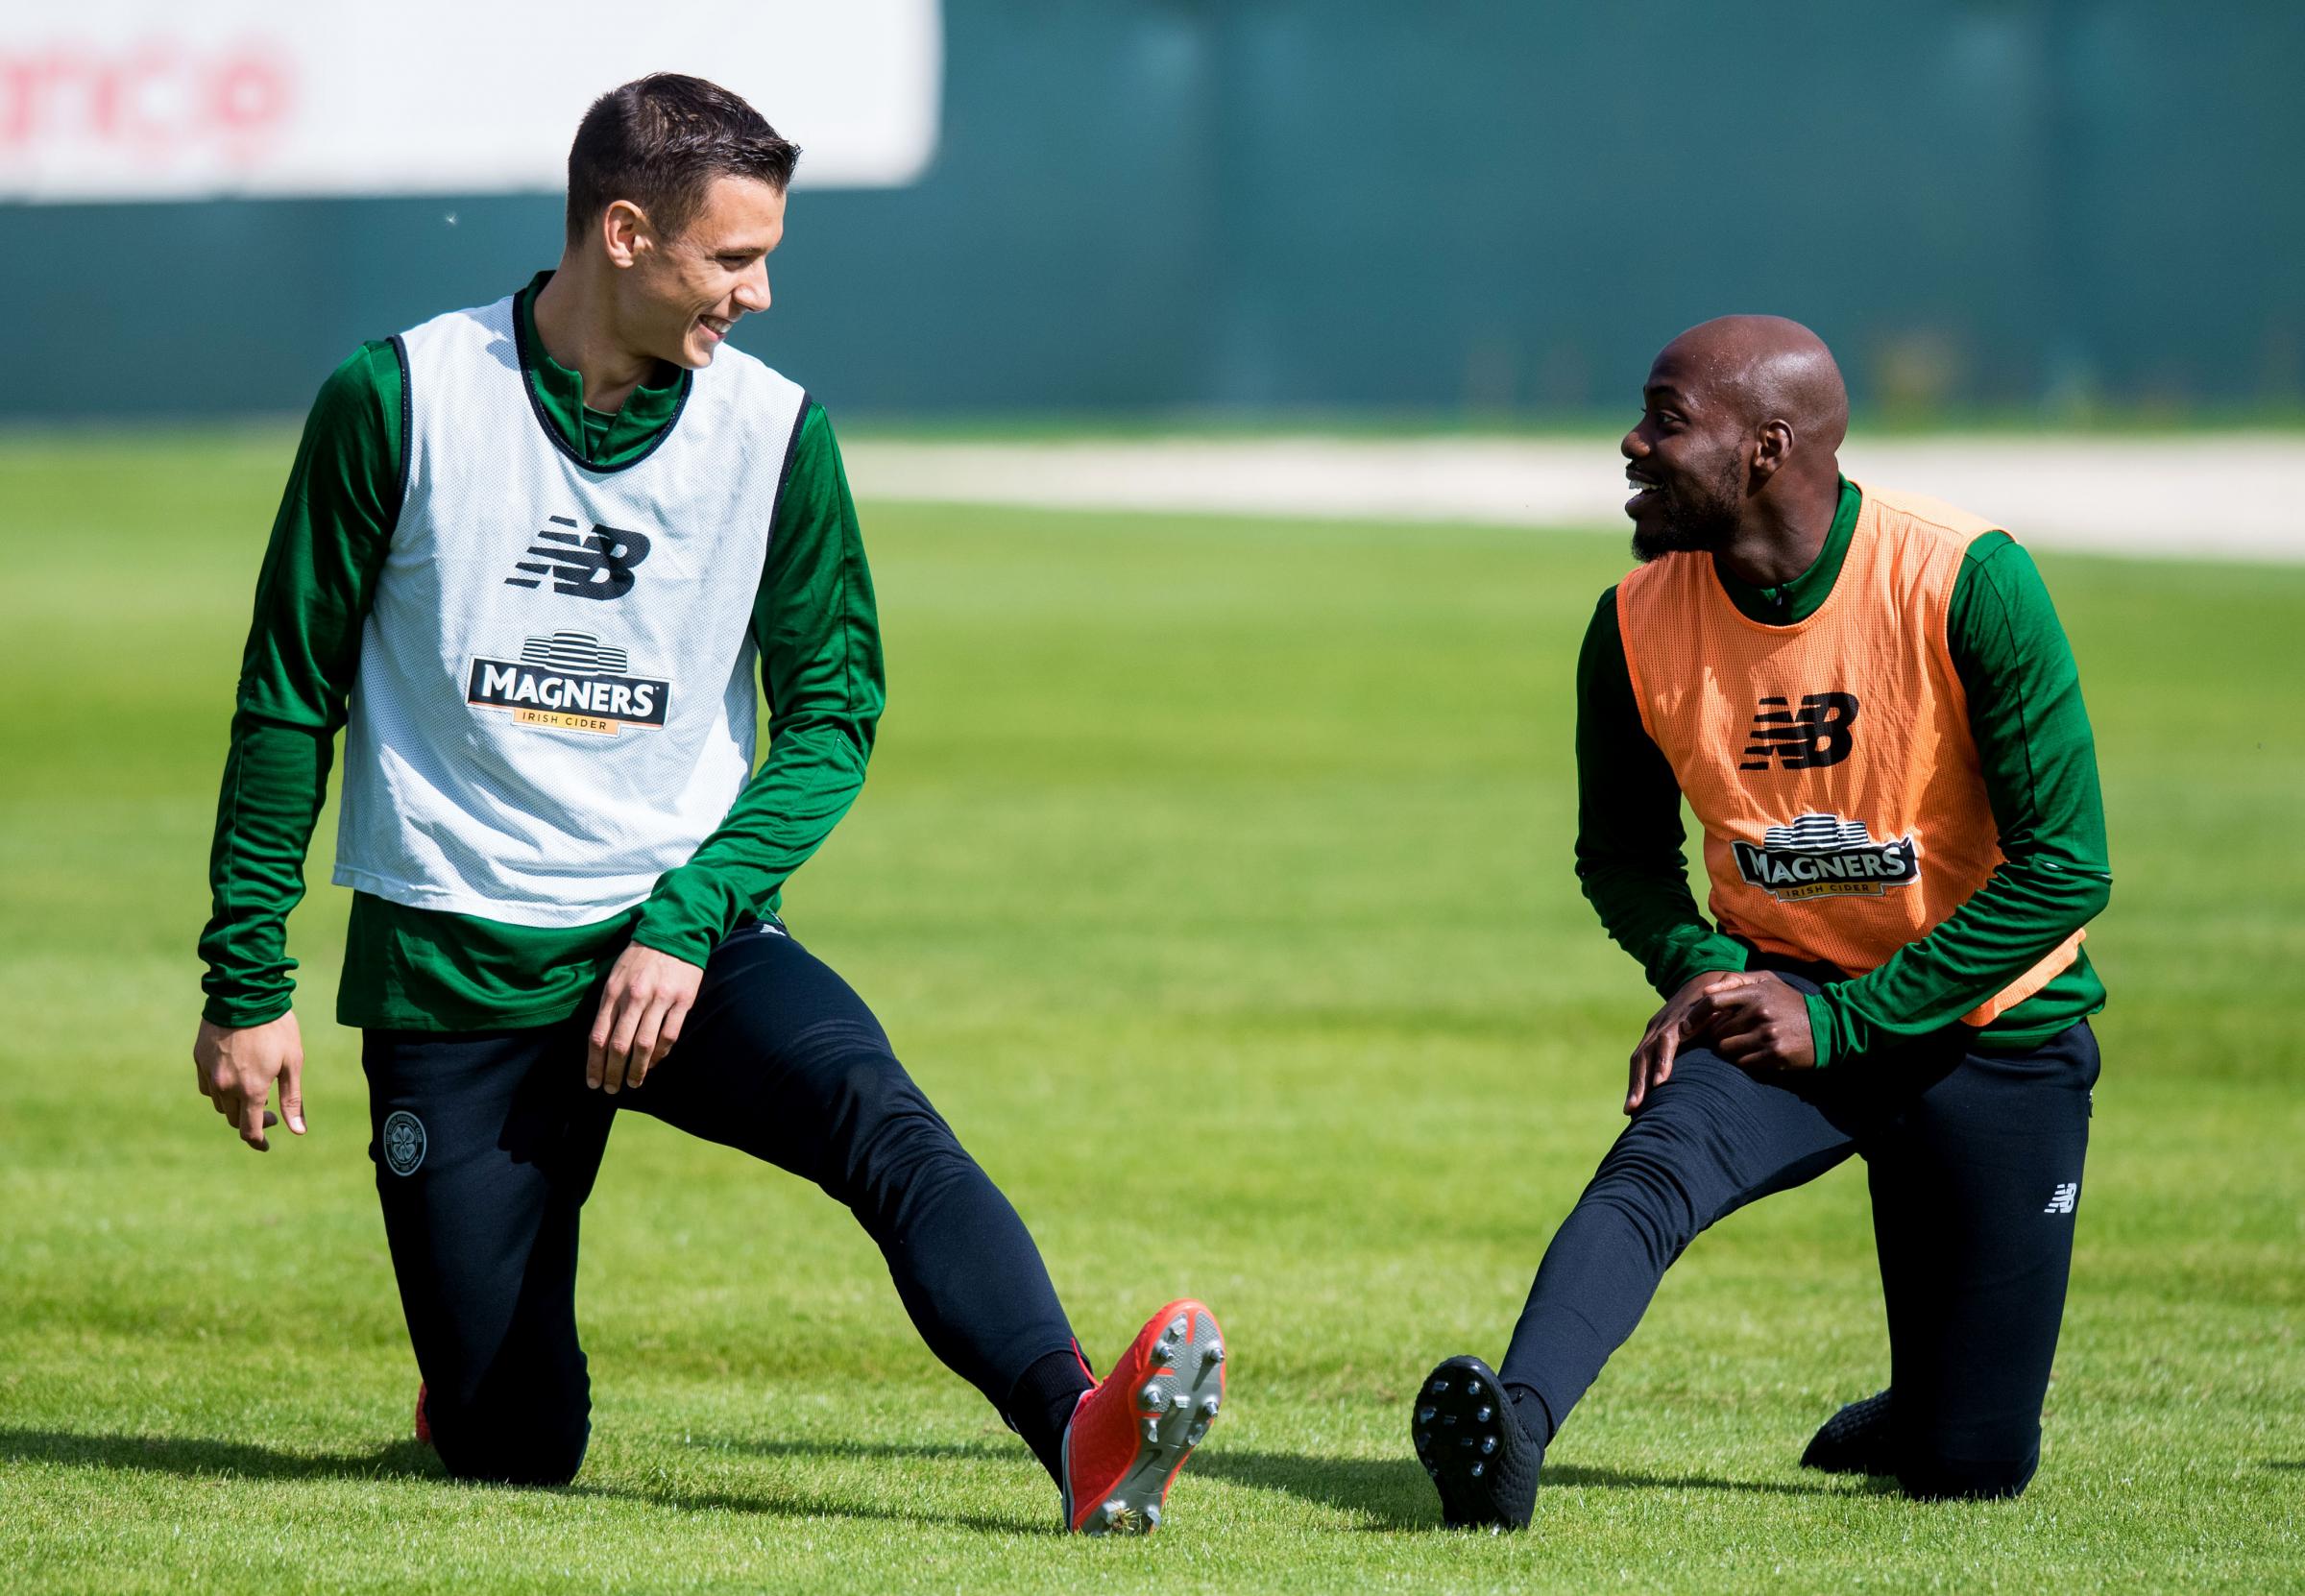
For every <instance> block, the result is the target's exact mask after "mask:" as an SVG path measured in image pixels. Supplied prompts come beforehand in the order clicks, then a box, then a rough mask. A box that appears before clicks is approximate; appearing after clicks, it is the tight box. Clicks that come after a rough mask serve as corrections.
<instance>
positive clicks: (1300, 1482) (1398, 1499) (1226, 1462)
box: [1193, 1448, 1894, 1530]
mask: <svg viewBox="0 0 2305 1596" xmlns="http://www.w3.org/2000/svg"><path fill="white" fill-rule="evenodd" d="M1193 1467H1194V1469H1195V1470H1196V1471H1198V1472H1200V1473H1202V1474H1205V1475H1208V1476H1209V1477H1211V1478H1213V1479H1219V1480H1228V1481H1231V1482H1233V1483H1234V1484H1236V1485H1244V1486H1251V1487H1255V1488H1257V1489H1260V1490H1277V1491H1283V1492H1286V1493H1287V1494H1289V1495H1291V1496H1298V1497H1302V1498H1303V1499H1304V1500H1306V1501H1308V1502H1319V1503H1322V1504H1323V1505H1325V1506H1327V1507H1332V1508H1342V1509H1344V1510H1345V1511H1347V1512H1357V1513H1360V1514H1362V1515H1364V1516H1365V1517H1367V1518H1369V1519H1371V1520H1372V1521H1373V1523H1374V1526H1375V1527H1377V1528H1380V1529H1388V1530H1415V1529H1434V1528H1438V1527H1439V1523H1440V1517H1441V1504H1440V1500H1439V1498H1437V1497H1436V1496H1435V1495H1434V1494H1433V1487H1432V1485H1431V1482H1429V1481H1427V1480H1426V1479H1425V1477H1424V1470H1423V1469H1422V1468H1420V1467H1419V1466H1418V1464H1417V1462H1416V1460H1415V1459H1413V1458H1397V1459H1395V1458H1305V1457H1297V1456H1293V1455H1291V1454H1288V1453H1276V1452H1231V1451H1225V1450H1223V1449H1221V1448H1220V1449H1216V1450H1212V1451H1210V1452H1208V1453H1206V1454H1204V1455H1202V1456H1200V1457H1196V1458H1195V1459H1194V1460H1193ZM1543 1484H1544V1486H1545V1487H1551V1488H1555V1489H1558V1488H1561V1487H1587V1486H1590V1487H1602V1488H1605V1489H1621V1490H1728V1491H1742V1492H1749V1493H1751V1494H1754V1495H1758V1496H1844V1495H1848V1494H1850V1492H1849V1491H1847V1490H1846V1489H1842V1488H1835V1487H1830V1486H1811V1485H1786V1484H1781V1483H1778V1482H1775V1481H1767V1480H1724V1479H1718V1478H1715V1477H1713V1476H1711V1475H1706V1474H1636V1473H1629V1472H1626V1471H1624V1470H1621V1469H1614V1468H1589V1467H1584V1466H1581V1465H1579V1464H1577V1463H1547V1464H1546V1465H1545V1469H1544V1479H1543ZM1876 1486H1877V1487H1878V1488H1894V1487H1893V1486H1891V1485H1889V1484H1888V1483H1887V1482H1876Z"/></svg>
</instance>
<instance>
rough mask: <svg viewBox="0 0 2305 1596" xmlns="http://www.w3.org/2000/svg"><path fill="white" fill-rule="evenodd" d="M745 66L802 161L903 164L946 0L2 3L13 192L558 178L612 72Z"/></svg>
mask: <svg viewBox="0 0 2305 1596" xmlns="http://www.w3.org/2000/svg"><path fill="white" fill-rule="evenodd" d="M657 71H671V72H692V73H694V74H696V75H697V76H698V77H706V78H711V79H712V80H713V81H714V82H716V83H719V84H722V85H726V86H727V87H729V88H732V89H734V90H736V91H737V92H738V93H740V94H741V95H743V96H744V97H745V98H746V99H747V100H749V101H751V102H752V104H753V105H754V106H756V107H758V108H759V109H760V111H761V113H762V114H763V115H764V116H766V117H767V118H768V120H769V121H770V122H771V123H773V124H774V125H775V127H776V130H777V132H779V133H783V134H784V135H785V136H786V137H788V138H790V139H793V140H795V141H796V142H798V143H799V144H800V146H801V148H802V151H803V154H802V157H801V163H800V170H799V174H798V176H797V178H796V180H795V181H796V182H797V183H799V184H802V185H806V186H811V187H818V188H882V187H897V186H902V185H903V184H906V183H910V182H912V181H915V180H916V179H918V178H919V176H920V174H921V173H922V172H923V171H924V170H925V169H926V168H927V166H928V164H929V161H930V159H931V158H932V157H934V154H935V150H936V129H937V117H938V108H939V96H940V90H941V86H942V79H943V71H944V38H943V21H942V16H941V13H940V9H939V5H938V0H830V3H827V0H815V3H813V4H803V3H802V0H741V3H740V4H728V3H725V0H723V3H721V4H716V5H705V4H700V3H697V0H642V3H639V4H635V3H634V0H552V3H551V4H550V5H520V4H514V3H512V0H392V3H391V4H388V5H376V4H361V5H354V4H350V3H347V0H301V3H299V0H196V3H193V4H185V3H184V0H72V3H70V4H68V5H56V6H40V7H35V6H29V5H27V6H21V7H16V6H0V200H48V201H75V200H80V201H87V200H182V199H198V198H203V197H207V196H214V195H238V194H245V195H318V194H475V193H508V192H522V191H535V190H544V191H549V190H553V189H557V188H559V187H561V186H562V185H563V183H564V182H565V181H566V180H567V170H568V167H567V163H568V153H569V141H570V137H571V136H572V135H573V134H574V133H575V131H576V123H577V120H578V118H580V117H581V116H582V115H583V114H584V109H585V107H586V106H588V105H590V104H591V103H592V101H593V99H594V96H596V95H598V94H599V93H601V92H602V91H603V90H605V89H609V88H613V87H615V86H616V85H618V84H619V83H622V82H625V81H626V80H628V79H631V78H637V77H640V76H642V75H643V74H644V73H648V72H657Z"/></svg>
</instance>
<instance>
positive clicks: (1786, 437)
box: [1752, 421, 1793, 488]
mask: <svg viewBox="0 0 2305 1596" xmlns="http://www.w3.org/2000/svg"><path fill="white" fill-rule="evenodd" d="M1792 453H1793V428H1792V424H1791V423H1789V422H1783V421H1772V422H1763V423H1761V427H1760V430H1759V432H1758V433H1756V434H1754V437H1753V472H1752V475H1753V486H1754V487H1756V488H1758V487H1759V486H1760V485H1761V484H1762V483H1764V482H1766V481H1768V479H1769V478H1770V477H1772V476H1775V475H1776V474H1777V472H1778V470H1779V468H1781V467H1782V466H1783V464H1784V463H1785V461H1787V460H1788V459H1790V458H1792Z"/></svg>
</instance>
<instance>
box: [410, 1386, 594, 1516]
mask: <svg viewBox="0 0 2305 1596" xmlns="http://www.w3.org/2000/svg"><path fill="white" fill-rule="evenodd" d="M514 1372H515V1377H514V1378H513V1379H511V1380H507V1381H501V1382H491V1383H489V1384H486V1385H483V1387H482V1389H481V1390H479V1391H478V1392H477V1393H476V1394H475V1395H474V1396H473V1399H472V1400H471V1401H469V1402H463V1403H457V1402H454V1401H443V1400H442V1393H441V1392H440V1391H438V1390H433V1391H431V1392H430V1393H429V1394H428V1395H427V1397H426V1400H425V1419H426V1421H427V1422H428V1423H429V1425H430V1427H431V1431H432V1446H433V1449H434V1450H435V1451H437V1452H438V1453H439V1454H440V1461H441V1465H442V1466H443V1467H445V1468H446V1469H447V1470H448V1471H449V1474H450V1475H451V1476H453V1477H454V1478H456V1479H459V1480H477V1481H487V1482H490V1483H493V1484H497V1485H514V1486H565V1485H567V1484H568V1483H569V1482H570V1480H572V1479H574V1478H575V1477H576V1471H577V1470H578V1469H579V1468H581V1467H582V1466H583V1465H584V1449H585V1443H586V1442H587V1441H588V1440H589V1439H591V1437H592V1428H593V1427H592V1409H593V1403H592V1385H591V1381H590V1380H589V1379H587V1378H586V1377H585V1376H584V1375H583V1373H582V1372H577V1373H576V1374H574V1375H573V1377H570V1376H569V1375H568V1374H566V1373H556V1372H555V1371H549V1370H545V1369H539V1368H535V1367H528V1368H522V1369H519V1370H517V1371H514Z"/></svg>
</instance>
